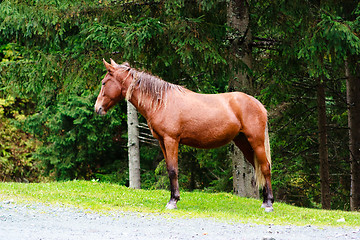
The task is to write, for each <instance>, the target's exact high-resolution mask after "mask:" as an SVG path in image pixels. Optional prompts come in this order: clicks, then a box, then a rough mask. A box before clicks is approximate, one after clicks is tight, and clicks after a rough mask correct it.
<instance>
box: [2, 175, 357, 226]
mask: <svg viewBox="0 0 360 240" xmlns="http://www.w3.org/2000/svg"><path fill="white" fill-rule="evenodd" d="M169 197H170V193H169V192H168V191H163V190H133V189H129V188H126V187H124V186H119V185H116V184H109V183H99V182H89V181H70V182H51V183H31V184H22V183H0V200H1V201H3V200H6V199H14V201H16V202H19V203H28V202H42V203H46V204H63V205H66V206H74V207H77V208H82V209H91V210H94V211H99V212H105V213H106V212H109V211H131V212H140V213H156V214H159V215H162V216H165V217H184V218H189V217H205V218H215V219H218V220H221V221H231V222H242V223H257V224H276V225H284V224H286V225H289V224H291V225H309V224H310V225H317V226H351V227H358V226H360V213H359V212H344V211H325V210H318V209H308V208H299V207H294V206H291V205H287V204H284V203H277V202H276V203H275V204H274V209H275V210H274V212H271V213H266V212H264V209H262V208H260V205H261V202H260V201H259V200H254V199H247V198H240V197H237V196H234V195H232V194H228V193H202V192H181V201H180V202H178V209H176V210H166V209H165V205H166V203H167V201H168V200H169ZM342 218H344V219H345V222H338V221H337V220H339V219H342Z"/></svg>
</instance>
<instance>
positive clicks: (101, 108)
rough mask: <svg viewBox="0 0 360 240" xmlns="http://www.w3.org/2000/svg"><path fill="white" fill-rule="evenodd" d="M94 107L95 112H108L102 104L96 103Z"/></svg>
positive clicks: (103, 113) (102, 113) (100, 113)
mask: <svg viewBox="0 0 360 240" xmlns="http://www.w3.org/2000/svg"><path fill="white" fill-rule="evenodd" d="M94 109H95V112H96V113H97V114H99V115H105V114H106V111H105V109H104V108H103V107H102V106H97V105H95V107H94Z"/></svg>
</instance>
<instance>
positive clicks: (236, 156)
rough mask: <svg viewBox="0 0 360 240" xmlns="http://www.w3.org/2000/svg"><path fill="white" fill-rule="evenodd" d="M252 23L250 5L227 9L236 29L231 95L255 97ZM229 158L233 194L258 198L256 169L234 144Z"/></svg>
mask: <svg viewBox="0 0 360 240" xmlns="http://www.w3.org/2000/svg"><path fill="white" fill-rule="evenodd" d="M249 21H250V18H249V8H248V4H247V2H246V1H245V0H241V1H235V0H230V1H229V2H228V5H227V22H228V25H229V26H230V27H231V28H232V29H233V31H231V32H230V33H229V34H228V39H229V41H230V42H231V46H230V51H231V52H232V53H233V63H231V64H230V67H231V72H232V73H233V77H231V78H230V80H229V91H243V92H246V93H249V94H252V93H253V91H252V79H251V77H250V76H249V74H248V70H249V69H251V62H252V55H251V47H250V44H251V42H252V36H251V31H250V25H249ZM230 158H231V159H232V163H233V189H234V194H236V195H239V196H242V197H253V198H259V189H258V188H257V186H256V183H255V175H254V168H253V166H252V165H251V164H250V163H249V162H248V161H246V160H245V157H244V155H243V154H242V152H241V151H240V150H239V149H238V148H237V147H236V146H235V144H233V143H232V145H231V147H230Z"/></svg>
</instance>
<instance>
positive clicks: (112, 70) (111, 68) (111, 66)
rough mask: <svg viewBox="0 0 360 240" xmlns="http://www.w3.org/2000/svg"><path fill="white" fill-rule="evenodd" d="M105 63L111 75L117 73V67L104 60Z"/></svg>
mask: <svg viewBox="0 0 360 240" xmlns="http://www.w3.org/2000/svg"><path fill="white" fill-rule="evenodd" d="M103 63H104V65H105V68H106V70H107V71H108V72H109V73H113V72H115V70H116V69H115V67H114V66H113V65H111V64H109V63H107V62H106V61H105V59H103Z"/></svg>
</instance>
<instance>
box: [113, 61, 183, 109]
mask: <svg viewBox="0 0 360 240" xmlns="http://www.w3.org/2000/svg"><path fill="white" fill-rule="evenodd" d="M119 66H120V67H121V68H123V69H124V70H126V71H129V74H130V75H131V76H132V78H133V80H132V82H131V83H130V86H129V88H128V90H127V92H126V100H129V99H130V98H131V96H132V94H133V92H134V90H135V89H137V90H139V92H140V94H139V99H138V104H139V105H140V106H144V104H145V102H146V103H148V101H149V98H147V97H150V105H152V107H154V109H158V108H159V107H162V106H166V100H167V94H168V93H169V92H172V91H176V92H181V93H183V92H185V88H184V87H182V86H179V85H176V84H172V83H169V82H166V81H164V80H162V79H161V78H159V77H157V76H154V75H151V74H149V73H147V72H145V71H138V70H136V69H134V68H131V67H130V65H129V64H128V63H123V64H122V65H119Z"/></svg>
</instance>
